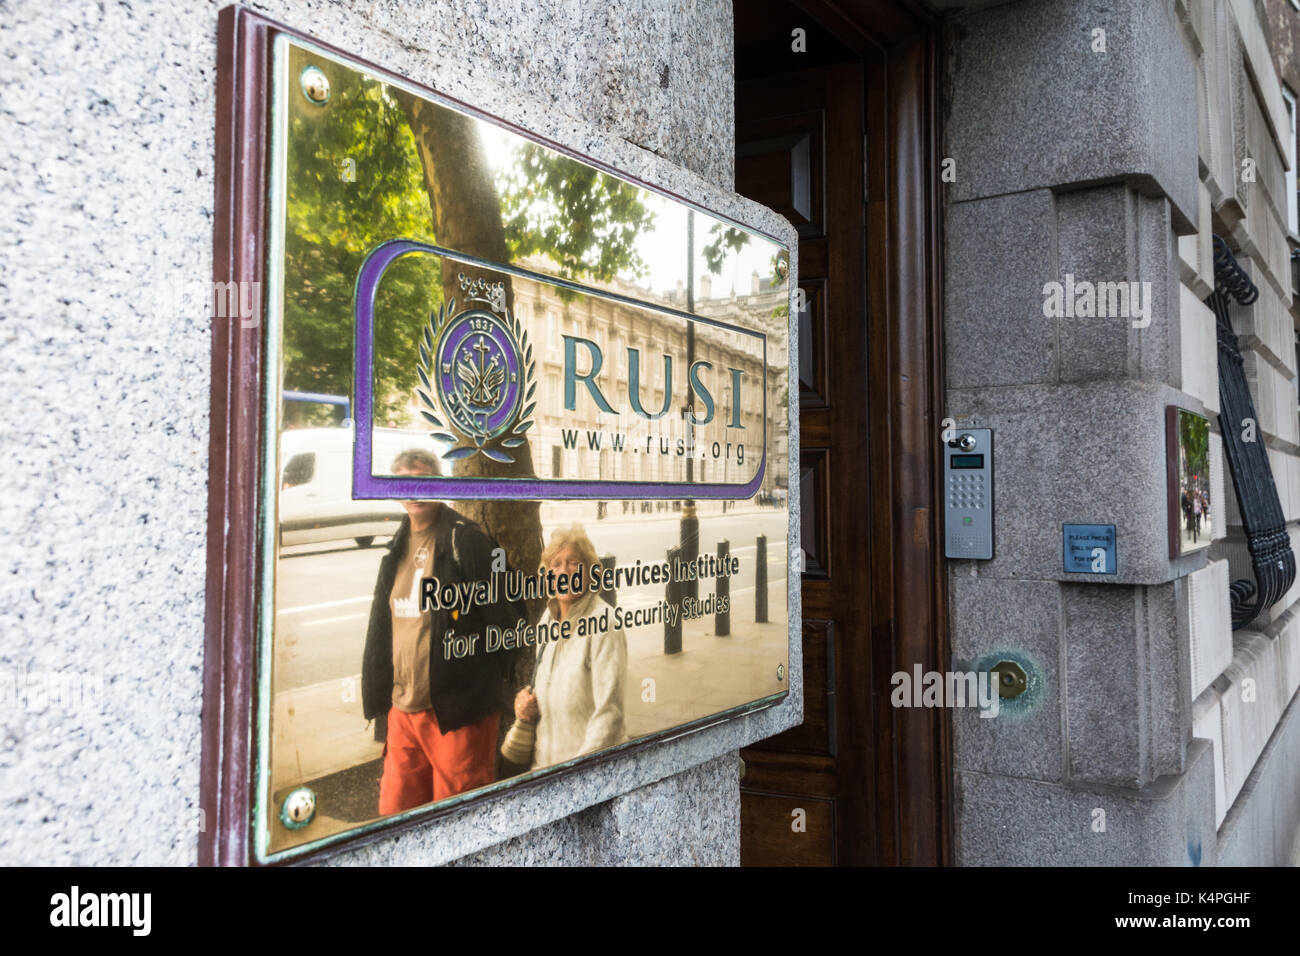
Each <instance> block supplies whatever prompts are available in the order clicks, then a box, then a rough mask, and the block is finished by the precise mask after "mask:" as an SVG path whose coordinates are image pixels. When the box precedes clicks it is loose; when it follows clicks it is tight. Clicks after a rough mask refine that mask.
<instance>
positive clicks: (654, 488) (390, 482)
mask: <svg viewBox="0 0 1300 956" xmlns="http://www.w3.org/2000/svg"><path fill="white" fill-rule="evenodd" d="M412 252H425V253H431V254H433V255H436V256H440V257H442V258H446V259H454V260H456V261H457V262H463V263H465V264H467V265H474V266H480V267H483V268H488V269H492V270H494V271H497V272H505V273H507V274H509V275H514V276H519V277H521V278H525V279H532V280H535V281H538V282H545V283H547V284H549V285H558V286H563V287H567V288H569V289H572V290H574V291H576V292H581V293H583V294H584V295H591V296H596V297H598V298H603V299H612V300H614V301H618V302H623V303H626V304H630V305H635V306H638V307H640V308H643V309H647V308H648V309H651V310H652V311H655V312H661V313H663V314H666V315H672V316H674V317H676V318H680V319H682V320H683V321H687V322H701V323H704V324H706V325H713V326H717V327H719V328H723V329H727V330H729V331H738V332H742V333H744V334H746V335H752V336H756V337H758V338H761V339H762V340H763V457H762V458H761V459H760V460H759V463H758V471H757V472H756V473H755V474H754V477H753V478H752V479H751V480H750V481H749V482H747V483H745V484H743V485H735V484H730V485H714V484H701V483H698V482H690V483H687V482H684V481H683V482H623V481H600V480H596V481H573V480H570V479H563V478H560V479H556V478H484V477H473V478H431V479H426V478H392V477H385V476H379V475H374V474H372V473H371V465H372V462H373V457H374V453H373V443H372V441H371V432H372V430H373V428H374V423H373V419H374V395H373V385H372V379H373V378H374V373H375V372H374V370H375V347H374V346H375V336H374V332H375V292H376V290H377V289H378V287H379V280H380V278H382V277H383V274H384V272H385V271H386V270H387V269H388V267H389V266H390V265H392V264H393V263H394V262H395V261H397V260H398V259H400V258H401V257H402V256H405V255H409V254H410V253H412ZM353 312H354V313H355V315H356V327H355V331H354V333H353V335H354V338H353V348H352V355H353V390H354V392H355V399H356V402H355V406H354V408H355V411H354V412H353V418H352V420H353V422H354V425H353V428H354V434H355V435H356V439H355V441H354V442H353V446H352V497H353V498H354V499H356V500H376V499H390V498H408V499H414V498H435V499H441V498H446V499H453V500H455V499H466V498H471V499H472V498H497V499H516V498H517V499H555V500H562V499H609V500H615V501H617V500H621V499H636V498H650V499H687V498H692V499H694V498H705V499H727V500H735V501H741V500H744V499H747V498H752V497H753V496H754V495H755V494H756V493H757V492H758V489H759V488H760V487H761V486H762V484H763V477H764V475H765V474H766V472H767V421H768V420H767V336H766V335H764V334H763V333H761V332H755V331H753V330H752V329H744V328H740V327H738V326H733V325H729V324H727V323H725V322H718V321H717V320H714V319H709V318H705V317H703V316H697V315H691V314H689V313H687V312H678V311H677V310H675V309H667V308H664V307H662V306H655V305H650V304H649V303H646V302H639V301H637V300H636V299H632V298H629V297H627V296H622V295H618V294H616V293H612V292H605V291H602V290H600V289H591V288H588V287H586V286H583V285H579V284H578V283H576V282H570V281H568V280H565V279H558V278H556V277H553V276H545V275H542V274H540V273H535V272H530V271H528V270H526V269H519V268H516V267H515V266H507V265H502V264H501V263H496V262H489V261H487V260H483V259H477V258H475V257H473V256H467V255H464V254H462V253H456V252H452V251H451V250H450V249H444V248H442V247H441V246H435V245H431V244H429V243H425V242H417V241H415V240H414V239H389V240H387V241H385V242H381V243H380V244H379V245H377V246H375V248H373V249H372V250H370V252H369V254H367V256H366V259H365V262H363V263H362V264H361V271H360V272H359V273H358V274H357V284H356V291H355V293H354V298H353ZM362 423H365V427H362Z"/></svg>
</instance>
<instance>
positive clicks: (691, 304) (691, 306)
mask: <svg viewBox="0 0 1300 956" xmlns="http://www.w3.org/2000/svg"><path fill="white" fill-rule="evenodd" d="M686 311H687V312H689V313H690V314H691V315H694V314H695V210H693V209H688V210H686ZM694 364H695V323H694V322H693V321H690V322H687V323H686V406H685V407H684V408H683V410H682V420H683V421H684V422H685V425H686V483H687V484H688V485H689V484H690V483H691V482H693V481H694V480H695V467H694V466H695V425H694V422H693V419H692V415H693V413H694V411H695V390H694V389H692V388H691V366H692V365H694ZM664 385H665V387H666V388H672V383H671V382H665V383H664ZM699 556H700V519H699V518H697V517H696V516H695V499H694V498H687V499H686V500H685V501H684V502H682V548H681V557H682V560H683V561H687V562H689V561H694V560H695V559H696V558H698V557H699ZM682 596H683V597H690V598H692V599H695V598H698V597H699V596H700V589H699V582H698V581H694V580H690V581H684V582H682Z"/></svg>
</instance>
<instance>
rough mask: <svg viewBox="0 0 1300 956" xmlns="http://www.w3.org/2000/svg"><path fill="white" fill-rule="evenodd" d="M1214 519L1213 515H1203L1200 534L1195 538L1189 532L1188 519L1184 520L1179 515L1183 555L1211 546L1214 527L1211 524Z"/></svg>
mask: <svg viewBox="0 0 1300 956" xmlns="http://www.w3.org/2000/svg"><path fill="white" fill-rule="evenodd" d="M1212 518H1213V515H1210V514H1203V515H1201V529H1200V532H1199V533H1198V534H1197V535H1196V537H1195V538H1193V537H1192V533H1191V532H1190V531H1188V530H1187V519H1186V518H1184V517H1183V516H1182V515H1181V514H1179V516H1178V532H1179V540H1180V541H1181V542H1182V553H1183V554H1186V553H1187V552H1188V551H1195V550H1196V549H1197V548H1205V547H1208V546H1209V544H1210V539H1211V538H1212V537H1213V534H1212V533H1211V530H1212V527H1213V526H1212V524H1211V519H1212Z"/></svg>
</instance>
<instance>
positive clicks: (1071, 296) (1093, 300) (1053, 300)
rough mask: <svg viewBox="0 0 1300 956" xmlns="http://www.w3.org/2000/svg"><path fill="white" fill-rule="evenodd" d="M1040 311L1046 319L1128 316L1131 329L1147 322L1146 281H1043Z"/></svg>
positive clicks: (1148, 298) (1148, 292) (1071, 278)
mask: <svg viewBox="0 0 1300 956" xmlns="http://www.w3.org/2000/svg"><path fill="white" fill-rule="evenodd" d="M1043 315H1045V316H1047V317H1048V318H1049V319H1060V318H1066V319H1075V318H1079V319H1093V318H1097V319H1106V318H1112V319H1132V320H1133V322H1132V325H1133V328H1135V329H1145V328H1146V327H1147V326H1148V325H1150V324H1151V283H1150V282H1098V283H1096V284H1093V283H1091V282H1086V281H1085V282H1075V280H1074V273H1073V272H1067V273H1066V274H1065V282H1064V283H1060V282H1045V283H1043Z"/></svg>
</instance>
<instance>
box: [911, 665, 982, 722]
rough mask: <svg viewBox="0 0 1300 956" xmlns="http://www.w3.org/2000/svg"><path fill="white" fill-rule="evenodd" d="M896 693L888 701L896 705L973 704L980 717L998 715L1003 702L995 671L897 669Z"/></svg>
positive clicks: (966, 705) (918, 666)
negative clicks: (909, 670)
mask: <svg viewBox="0 0 1300 956" xmlns="http://www.w3.org/2000/svg"><path fill="white" fill-rule="evenodd" d="M890 683H891V684H893V686H894V690H893V693H891V694H890V695H889V702H890V703H891V704H893V705H894V706H895V707H974V706H978V707H979V711H980V716H981V717H996V716H997V715H998V710H999V707H1000V706H1001V705H1000V702H999V695H998V689H997V684H996V683H995V678H994V675H993V672H992V671H982V672H980V671H947V672H940V671H926V672H925V673H922V672H921V665H920V664H916V665H914V666H913V667H912V673H911V674H909V673H908V672H907V671H896V672H895V673H894V676H893V677H891V678H890Z"/></svg>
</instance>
